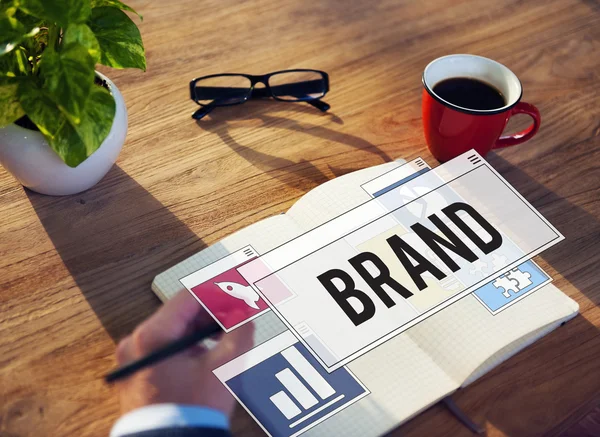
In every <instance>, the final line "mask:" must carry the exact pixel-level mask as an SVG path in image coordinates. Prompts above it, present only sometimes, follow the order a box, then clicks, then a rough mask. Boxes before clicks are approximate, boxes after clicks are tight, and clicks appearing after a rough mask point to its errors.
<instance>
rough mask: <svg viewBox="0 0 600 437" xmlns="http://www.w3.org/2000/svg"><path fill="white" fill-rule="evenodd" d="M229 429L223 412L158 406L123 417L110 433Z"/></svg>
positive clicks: (118, 435) (114, 436) (116, 435)
mask: <svg viewBox="0 0 600 437" xmlns="http://www.w3.org/2000/svg"><path fill="white" fill-rule="evenodd" d="M176 427H188V428H193V427H196V428H219V429H228V428H229V421H228V419H227V416H225V414H223V413H222V412H221V411H218V410H213V409H212V408H207V407H200V406H194V405H177V404H157V405H148V406H147V407H142V408H138V409H137V410H133V411H131V412H129V413H127V414H126V415H124V416H123V417H121V418H120V419H119V420H117V422H116V423H115V424H114V426H113V427H112V429H111V431H110V437H122V436H125V435H127V434H134V433H136V432H143V431H150V430H154V429H161V428H176Z"/></svg>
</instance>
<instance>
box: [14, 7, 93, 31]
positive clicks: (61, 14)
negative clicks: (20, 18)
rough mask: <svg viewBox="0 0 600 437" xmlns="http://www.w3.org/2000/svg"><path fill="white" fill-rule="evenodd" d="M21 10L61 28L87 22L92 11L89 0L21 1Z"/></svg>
mask: <svg viewBox="0 0 600 437" xmlns="http://www.w3.org/2000/svg"><path fill="white" fill-rule="evenodd" d="M19 8H20V9H22V10H23V11H25V12H26V13H28V14H30V15H33V16H35V17H38V18H42V19H45V20H49V21H51V22H54V23H58V24H59V25H60V26H61V27H67V26H68V25H69V24H71V23H83V22H85V21H86V20H87V19H88V18H89V17H90V14H91V11H92V8H91V6H90V2H89V0H88V1H86V0H19Z"/></svg>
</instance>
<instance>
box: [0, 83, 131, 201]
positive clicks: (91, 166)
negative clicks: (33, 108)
mask: <svg viewBox="0 0 600 437" xmlns="http://www.w3.org/2000/svg"><path fill="white" fill-rule="evenodd" d="M96 74H97V75H98V76H99V77H100V79H103V80H106V82H107V84H108V86H109V88H110V91H111V93H112V95H113V97H114V99H115V102H116V104H117V107H116V111H115V119H114V120H113V124H112V127H111V129H110V132H109V134H108V136H107V137H106V139H105V140H104V141H103V142H102V144H101V145H100V147H99V148H98V150H96V151H95V152H94V153H93V154H92V155H91V156H89V157H88V158H87V159H86V160H85V161H83V162H82V163H81V164H79V165H78V166H77V167H75V168H72V167H69V166H68V165H67V164H65V163H64V162H63V161H62V159H60V158H59V156H58V155H57V154H56V153H55V152H54V151H53V150H52V149H51V148H50V146H49V145H48V143H47V141H46V139H45V138H44V136H43V135H42V134H41V133H40V132H38V131H33V130H29V129H25V128H22V127H20V126H17V125H16V124H11V125H9V126H6V127H4V128H0V164H2V166H4V168H6V169H7V170H8V171H9V172H10V173H12V175H13V176H14V177H15V178H16V179H17V180H18V181H19V182H20V183H21V184H22V185H23V186H25V187H27V188H29V189H30V190H33V191H37V192H38V193H42V194H50V195H52V196H65V195H68V194H75V193H80V192H81V191H85V190H87V189H88V188H91V187H92V186H94V185H96V184H97V183H98V182H99V181H100V179H102V178H103V177H104V175H106V173H108V170H110V168H111V167H112V166H113V164H114V163H115V161H116V160H117V156H118V155H119V152H120V151H121V148H122V147H123V143H124V142H125V136H126V135H127V108H126V107H125V101H124V100H123V96H122V95H121V93H120V92H119V89H118V88H117V87H116V86H115V84H114V83H112V82H111V81H110V79H108V78H107V77H106V76H104V75H103V74H101V73H96Z"/></svg>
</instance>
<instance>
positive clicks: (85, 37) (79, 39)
mask: <svg viewBox="0 0 600 437" xmlns="http://www.w3.org/2000/svg"><path fill="white" fill-rule="evenodd" d="M62 43H63V44H64V45H65V46H68V45H70V44H71V43H78V44H81V45H82V46H84V47H85V48H86V49H87V51H88V53H89V54H90V56H91V57H92V59H93V60H94V64H96V63H97V62H98V61H100V45H99V44H98V40H97V39H96V36H95V35H94V32H92V29H90V28H89V27H88V25H87V24H71V25H69V27H67V30H66V31H65V33H64V35H63V39H62Z"/></svg>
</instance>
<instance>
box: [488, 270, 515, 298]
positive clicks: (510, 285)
mask: <svg viewBox="0 0 600 437" xmlns="http://www.w3.org/2000/svg"><path fill="white" fill-rule="evenodd" d="M494 287H496V288H502V289H504V291H503V292H502V295H503V296H504V297H506V298H507V299H508V298H509V297H510V292H511V291H512V292H513V293H517V292H518V291H519V282H518V281H516V280H513V279H510V278H508V277H506V276H500V277H499V278H496V280H495V281H494Z"/></svg>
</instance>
